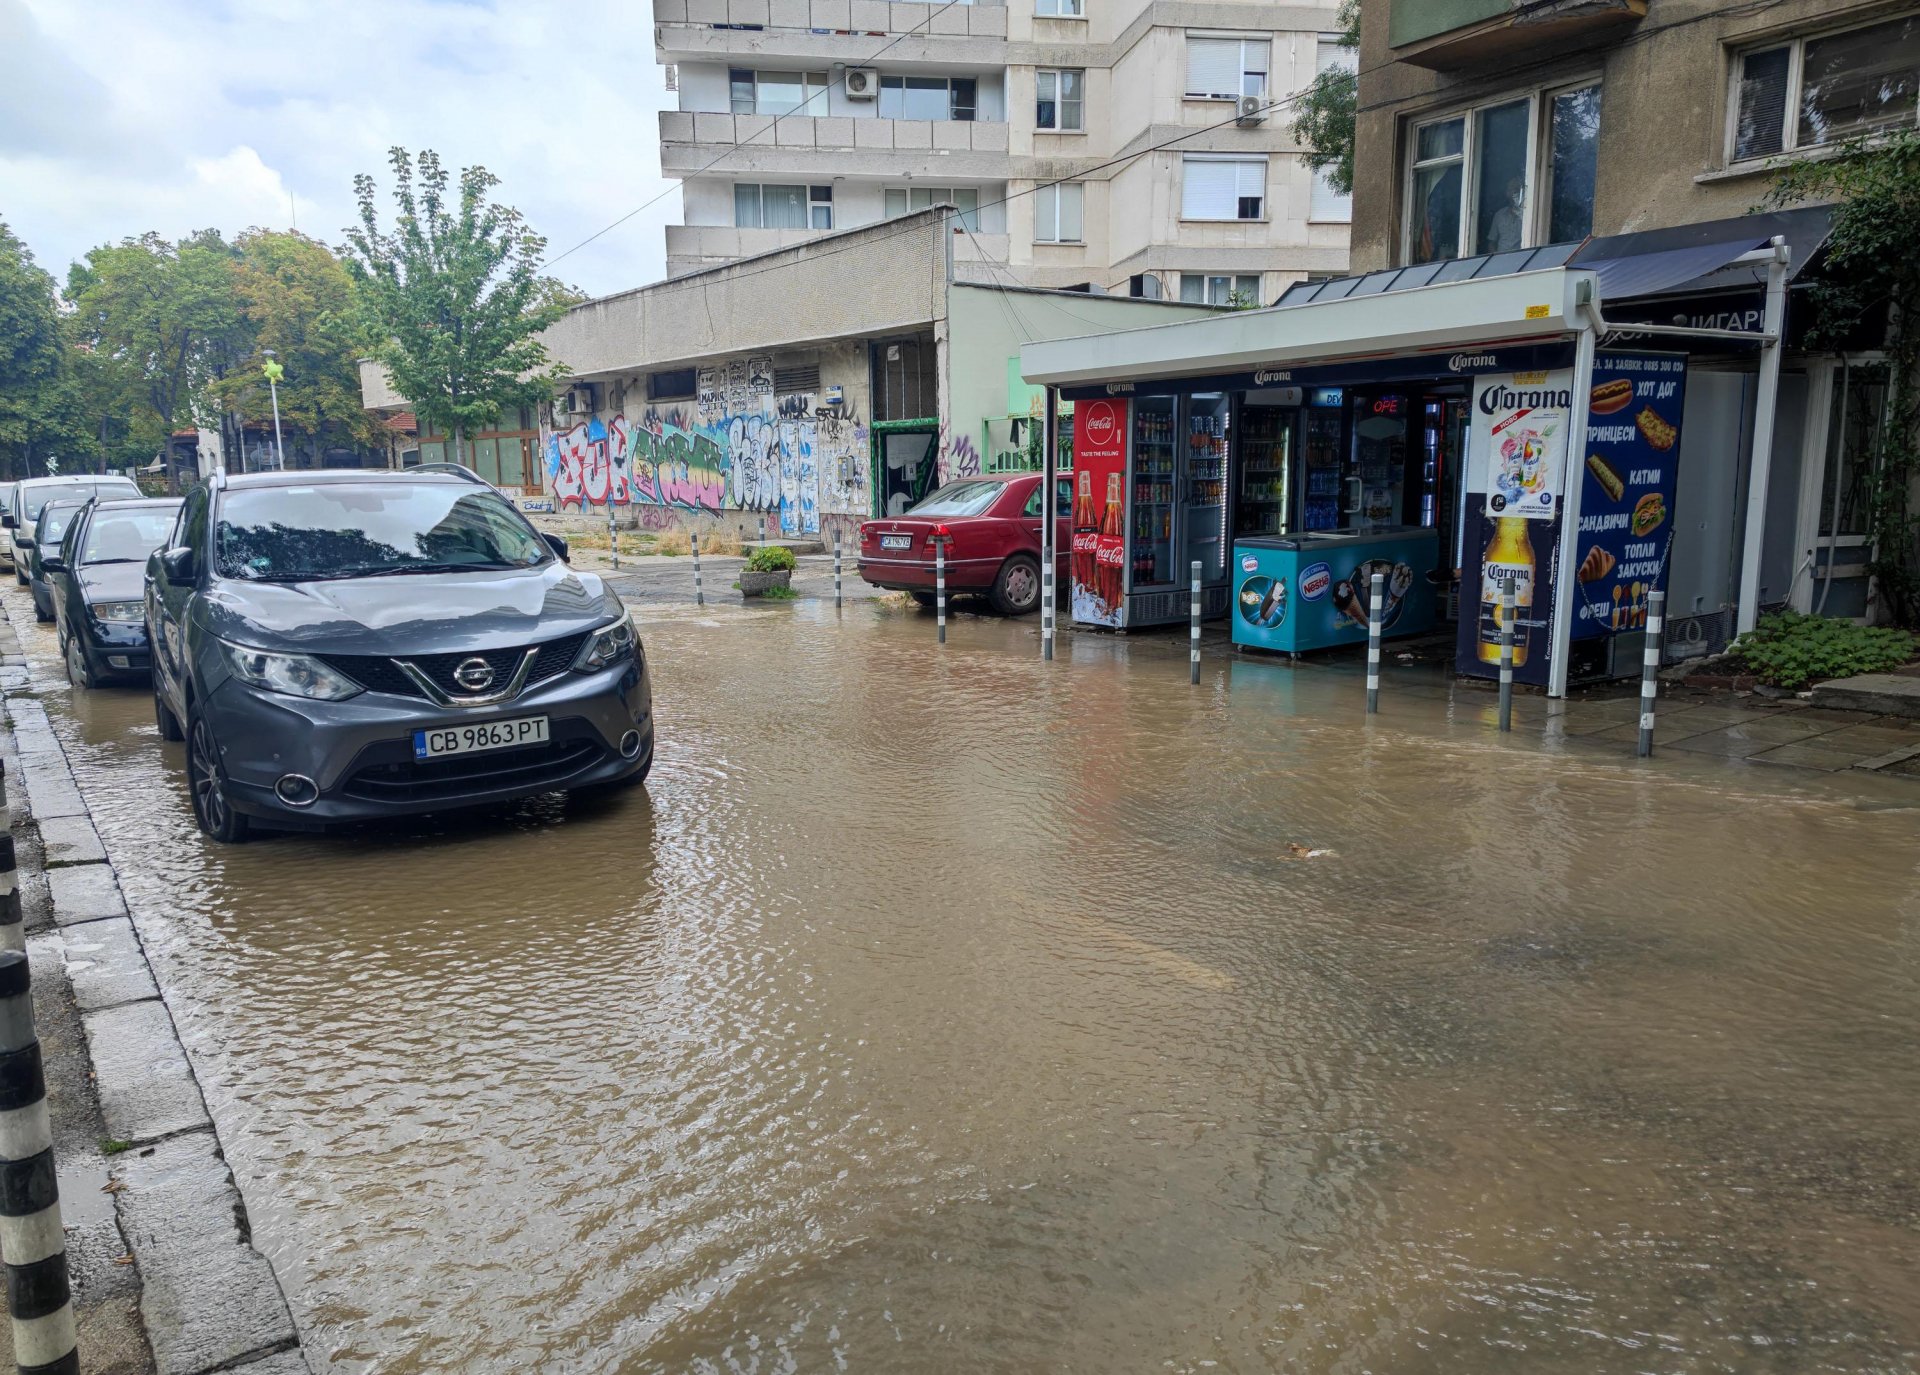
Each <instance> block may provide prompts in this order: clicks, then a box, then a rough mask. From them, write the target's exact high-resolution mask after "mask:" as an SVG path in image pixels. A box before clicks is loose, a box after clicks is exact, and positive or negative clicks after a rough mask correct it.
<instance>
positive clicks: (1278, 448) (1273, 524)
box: [1233, 402, 1300, 538]
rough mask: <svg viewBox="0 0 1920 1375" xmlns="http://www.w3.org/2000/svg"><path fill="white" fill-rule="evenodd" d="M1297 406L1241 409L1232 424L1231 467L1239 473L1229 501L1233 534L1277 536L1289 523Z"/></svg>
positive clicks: (1246, 406) (1244, 407)
mask: <svg viewBox="0 0 1920 1375" xmlns="http://www.w3.org/2000/svg"><path fill="white" fill-rule="evenodd" d="M1299 414H1300V412H1299V408H1298V407H1296V406H1274V405H1255V404H1253V403H1252V402H1248V403H1247V404H1245V405H1242V406H1241V407H1240V419H1239V423H1238V424H1237V425H1236V426H1235V427H1234V436H1233V466H1234V467H1235V469H1236V470H1237V472H1238V474H1239V476H1238V478H1237V479H1236V481H1237V484H1238V485H1237V488H1236V491H1235V493H1234V502H1233V533H1234V536H1235V537H1236V538H1237V537H1239V536H1241V535H1281V534H1285V533H1286V532H1287V531H1288V530H1289V529H1290V528H1292V527H1291V525H1290V523H1289V522H1288V520H1287V503H1288V501H1289V499H1290V497H1291V496H1292V493H1293V439H1294V434H1295V432H1296V430H1297V428H1298V423H1299V422H1298V416H1299Z"/></svg>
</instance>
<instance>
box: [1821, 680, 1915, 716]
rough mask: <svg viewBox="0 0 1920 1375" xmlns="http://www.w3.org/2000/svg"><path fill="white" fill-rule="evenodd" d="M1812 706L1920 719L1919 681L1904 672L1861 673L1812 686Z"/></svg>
mask: <svg viewBox="0 0 1920 1375" xmlns="http://www.w3.org/2000/svg"><path fill="white" fill-rule="evenodd" d="M1813 704H1814V705H1815V706H1816V707H1842V708H1845V709H1846V710H1848V711H1871V712H1876V713H1879V714H1880V715H1884V716H1903V717H1910V718H1920V678H1914V677H1910V676H1908V675H1907V674H1904V673H1862V674H1860V675H1859V676H1857V677H1854V678H1829V679H1828V680H1827V681H1826V682H1824V683H1815V684H1814V685H1813Z"/></svg>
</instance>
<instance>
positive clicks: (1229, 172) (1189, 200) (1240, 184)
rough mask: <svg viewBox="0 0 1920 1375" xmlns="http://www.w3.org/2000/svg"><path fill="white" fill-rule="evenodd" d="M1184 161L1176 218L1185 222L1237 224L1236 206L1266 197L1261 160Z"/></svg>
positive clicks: (1193, 159)
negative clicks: (1251, 199) (1234, 221)
mask: <svg viewBox="0 0 1920 1375" xmlns="http://www.w3.org/2000/svg"><path fill="white" fill-rule="evenodd" d="M1183 161H1184V164H1185V166H1184V168H1183V170H1184V172H1185V176H1184V178H1183V185H1182V188H1181V194H1180V214H1181V216H1182V217H1183V218H1185V219H1189V220H1237V219H1240V218H1241V214H1240V202H1241V200H1242V199H1243V198H1247V197H1253V198H1258V199H1260V200H1262V201H1264V200H1265V197H1266V194H1267V163H1266V159H1264V158H1196V157H1189V158H1186V159H1184V160H1183Z"/></svg>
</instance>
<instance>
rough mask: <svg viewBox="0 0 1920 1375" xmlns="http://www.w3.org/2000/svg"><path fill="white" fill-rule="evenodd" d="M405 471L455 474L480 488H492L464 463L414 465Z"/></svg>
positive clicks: (490, 484)
mask: <svg viewBox="0 0 1920 1375" xmlns="http://www.w3.org/2000/svg"><path fill="white" fill-rule="evenodd" d="M407 471H408V472H410V473H455V474H458V475H459V476H460V477H464V478H465V479H466V480H467V481H469V482H474V483H478V484H479V485H480V486H482V487H491V486H493V484H492V483H491V482H488V481H487V480H486V479H485V478H484V477H481V476H480V474H478V473H476V472H474V470H473V469H471V468H469V467H468V466H467V465H466V464H464V463H416V464H414V465H413V467H411V468H409V469H407Z"/></svg>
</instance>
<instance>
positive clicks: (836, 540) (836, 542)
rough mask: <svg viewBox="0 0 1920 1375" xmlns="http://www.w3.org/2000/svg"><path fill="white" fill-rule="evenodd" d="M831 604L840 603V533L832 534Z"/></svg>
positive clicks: (837, 604) (836, 604)
mask: <svg viewBox="0 0 1920 1375" xmlns="http://www.w3.org/2000/svg"><path fill="white" fill-rule="evenodd" d="M833 604H834V605H835V606H839V605H840V535H839V532H837V531H836V532H835V533H834V536H833Z"/></svg>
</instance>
